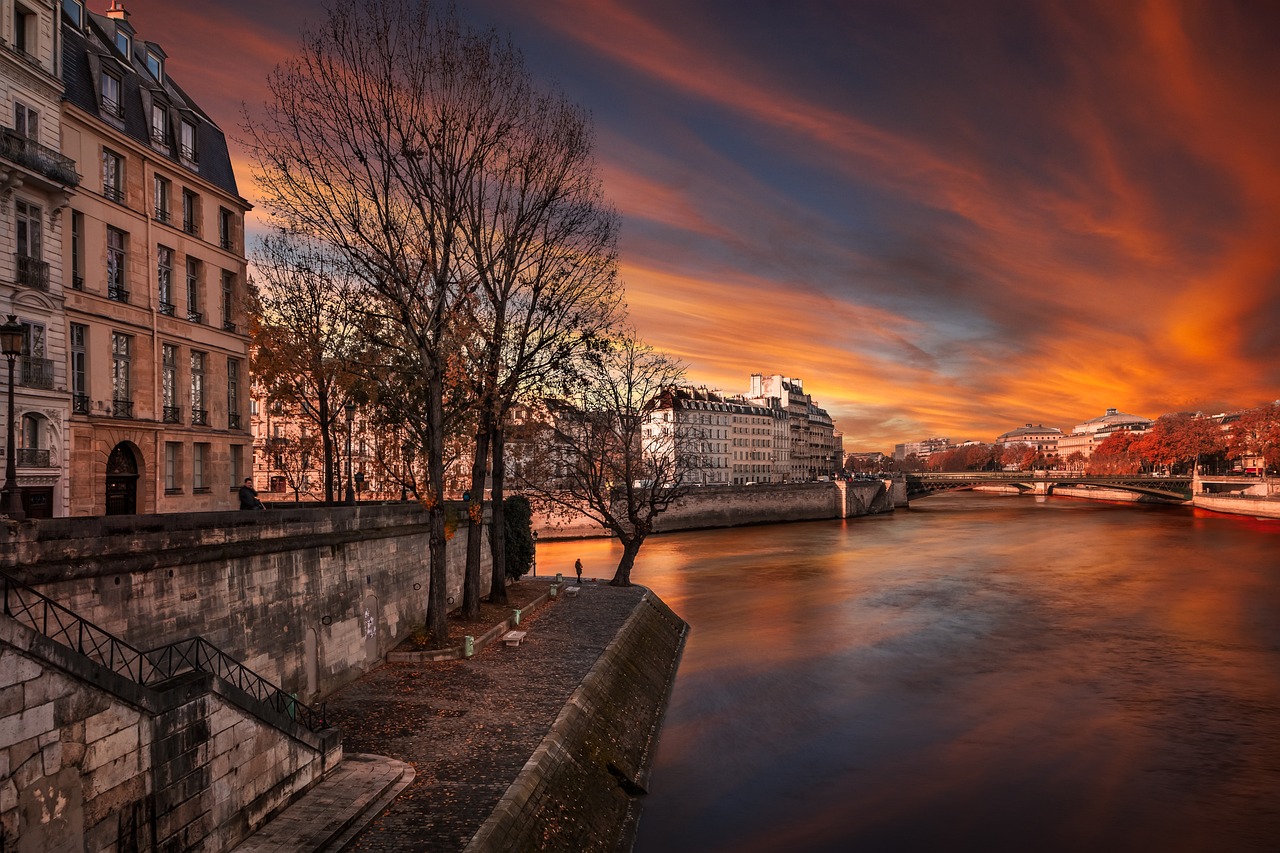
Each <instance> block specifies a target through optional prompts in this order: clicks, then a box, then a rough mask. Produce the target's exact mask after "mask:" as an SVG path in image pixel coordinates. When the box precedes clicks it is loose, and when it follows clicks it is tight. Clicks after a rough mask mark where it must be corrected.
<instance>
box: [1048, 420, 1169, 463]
mask: <svg viewBox="0 0 1280 853" xmlns="http://www.w3.org/2000/svg"><path fill="white" fill-rule="evenodd" d="M1153 423H1154V421H1152V420H1151V419H1150V418H1144V417H1142V416H1141V415H1130V414H1126V413H1124V412H1121V411H1119V410H1117V409H1107V411H1106V414H1104V415H1100V416H1098V417H1096V418H1091V419H1090V420H1087V421H1085V422H1084V423H1081V424H1076V426H1075V428H1073V429H1072V430H1071V433H1070V434H1069V435H1064V436H1062V437H1061V438H1060V439H1058V448H1057V450H1058V456H1060V457H1061V458H1063V459H1066V458H1067V457H1068V456H1070V455H1071V454H1072V453H1077V452H1078V453H1080V454H1082V455H1083V456H1085V457H1086V458H1088V457H1089V456H1092V455H1093V451H1094V449H1095V448H1096V447H1097V446H1098V445H1099V444H1101V443H1102V442H1103V441H1105V440H1106V439H1107V437H1108V436H1111V435H1114V434H1115V433H1118V432H1131V433H1134V434H1136V435H1141V434H1143V433H1145V432H1146V431H1147V430H1149V429H1151V425H1152V424H1153Z"/></svg>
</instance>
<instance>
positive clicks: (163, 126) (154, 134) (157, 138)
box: [151, 104, 169, 145]
mask: <svg viewBox="0 0 1280 853" xmlns="http://www.w3.org/2000/svg"><path fill="white" fill-rule="evenodd" d="M168 125H169V110H168V109H167V108H166V107H165V105H164V104H152V105H151V141H152V142H154V143H156V144H158V145H164V144H165V143H166V142H168V141H169V127H168Z"/></svg>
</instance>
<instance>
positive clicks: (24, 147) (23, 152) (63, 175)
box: [0, 127, 80, 187]
mask: <svg viewBox="0 0 1280 853" xmlns="http://www.w3.org/2000/svg"><path fill="white" fill-rule="evenodd" d="M0 157H3V158H4V159H6V160H8V161H10V162H12V163H17V164H18V165H19V166H24V167H26V168H28V169H31V170H32V171H33V172H39V173H40V174H41V175H44V176H45V177H46V178H48V179H49V180H51V181H54V182H56V183H58V184H61V185H63V186H67V187H74V186H77V185H79V183H80V176H79V175H77V174H76V164H75V161H74V160H72V159H71V158H70V157H64V156H63V155H62V154H61V153H59V152H57V151H54V150H53V149H52V148H46V147H45V146H43V145H41V144H40V143H39V142H36V141H35V140H34V139H28V138H27V137H25V136H23V135H22V134H20V133H18V132H17V131H16V130H12V129H11V128H7V127H6V128H0Z"/></svg>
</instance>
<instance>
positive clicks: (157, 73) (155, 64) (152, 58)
mask: <svg viewBox="0 0 1280 853" xmlns="http://www.w3.org/2000/svg"><path fill="white" fill-rule="evenodd" d="M147 71H149V72H150V73H151V76H152V77H154V78H155V79H156V82H158V83H163V82H164V57H163V56H161V55H160V54H158V53H156V52H155V51H154V50H152V49H150V48H148V49H147Z"/></svg>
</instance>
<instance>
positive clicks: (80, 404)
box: [71, 394, 89, 415]
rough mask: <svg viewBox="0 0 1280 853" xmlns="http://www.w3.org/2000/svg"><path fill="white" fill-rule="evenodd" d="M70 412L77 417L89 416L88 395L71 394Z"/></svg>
mask: <svg viewBox="0 0 1280 853" xmlns="http://www.w3.org/2000/svg"><path fill="white" fill-rule="evenodd" d="M71 411H72V412H73V413H74V414H77V415H87V414H89V395H88V394H72V395H71Z"/></svg>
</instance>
